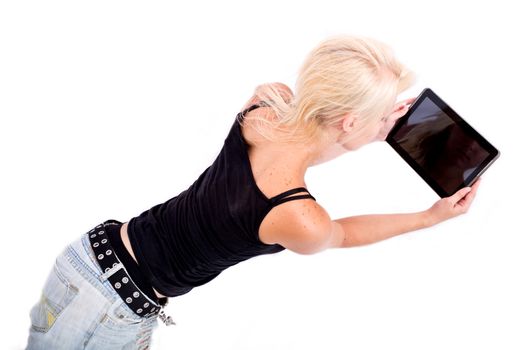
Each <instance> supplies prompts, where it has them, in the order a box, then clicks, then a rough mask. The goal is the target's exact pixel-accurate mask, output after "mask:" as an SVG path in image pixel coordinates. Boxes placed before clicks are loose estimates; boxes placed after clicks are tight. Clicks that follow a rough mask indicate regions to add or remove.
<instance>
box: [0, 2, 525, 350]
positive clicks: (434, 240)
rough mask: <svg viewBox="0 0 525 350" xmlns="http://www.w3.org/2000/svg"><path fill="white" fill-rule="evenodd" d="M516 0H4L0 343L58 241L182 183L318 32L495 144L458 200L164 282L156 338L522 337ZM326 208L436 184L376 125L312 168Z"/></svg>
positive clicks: (447, 340) (473, 340) (431, 340)
mask: <svg viewBox="0 0 525 350" xmlns="http://www.w3.org/2000/svg"><path fill="white" fill-rule="evenodd" d="M514 3H517V2H510V1H509V2H507V1H498V2H490V3H488V2H466V1H465V2H459V1H439V2H437V1H433V2H428V3H426V4H425V3H424V2H421V1H413V2H412V1H383V2H381V1H360V2H356V1H353V2H352V1H328V0H325V1H317V2H306V1H301V2H299V1H297V2H284V1H273V0H272V1H270V0H266V1H257V2H251V1H239V2H228V1H220V2H219V1H195V2H192V4H191V5H190V4H189V2H153V1H151V2H137V1H89V2H80V1H60V2H59V1H34V2H28V1H3V2H2V3H1V4H0V118H1V119H0V120H1V127H0V157H1V164H2V165H1V166H2V170H1V172H0V176H1V182H0V198H1V199H0V201H1V203H0V205H1V207H0V210H1V211H0V213H1V214H0V215H1V217H0V218H1V223H2V233H1V237H2V238H1V240H2V244H1V252H2V253H1V254H0V259H1V260H0V266H1V269H2V290H1V295H0V297H1V298H0V302H1V304H2V306H1V312H2V316H1V317H0V329H1V330H2V331H1V333H2V335H1V341H2V345H1V347H2V348H3V349H22V348H23V347H24V346H25V344H26V337H27V330H28V328H29V322H30V321H29V309H30V308H31V306H32V305H33V304H34V303H35V302H36V301H37V300H38V298H39V294H40V291H41V288H42V285H43V283H44V280H45V278H46V276H47V274H48V272H49V271H50V269H51V267H52V265H53V262H54V259H55V257H56V255H57V254H58V253H60V251H62V249H63V248H64V247H65V245H66V244H68V243H69V242H70V241H72V240H75V239H77V237H79V236H80V235H81V234H82V233H84V232H86V231H87V230H88V229H89V228H91V227H93V226H94V225H96V224H98V223H100V222H101V221H103V220H106V219H109V218H113V219H117V220H120V221H127V220H129V219H130V218H131V217H133V216H135V215H138V214H140V213H141V212H142V211H143V210H146V209H148V208H150V207H151V206H153V205H155V204H157V203H161V202H163V201H165V200H168V199H169V198H171V197H173V196H175V195H176V194H178V193H179V192H180V191H182V190H184V189H186V188H187V187H188V186H189V185H190V184H191V183H192V182H193V181H194V180H195V179H196V178H197V176H198V175H199V174H200V173H201V172H202V171H203V170H204V169H205V168H206V167H207V166H208V165H209V164H210V163H211V162H212V161H213V159H215V157H216V155H217V154H218V152H219V150H220V148H221V146H222V143H223V141H224V138H225V137H226V135H227V132H228V130H229V127H230V126H231V124H232V122H233V120H234V117H235V114H236V113H237V112H238V111H239V109H240V108H241V106H242V105H244V103H245V102H246V100H247V99H248V98H249V97H250V96H251V94H252V92H253V89H254V88H255V86H256V85H257V84H260V83H263V82H271V81H281V82H284V83H287V84H288V85H289V86H291V87H293V86H294V83H295V77H296V72H297V70H298V68H299V66H300V64H301V62H302V60H303V59H304V57H305V56H306V54H307V52H308V51H309V50H311V49H312V48H313V47H314V46H315V45H316V44H317V43H318V42H319V41H320V40H322V39H324V38H325V37H327V36H329V35H332V34H340V33H348V34H361V35H367V36H371V37H374V38H377V39H379V40H382V41H384V42H386V43H388V44H389V45H391V46H392V47H393V48H394V50H395V52H396V53H397V55H398V57H399V58H400V59H401V60H402V61H403V62H405V63H406V64H407V65H408V66H409V67H410V68H412V69H413V70H414V71H415V72H416V73H417V76H418V81H417V83H416V85H415V86H414V87H413V88H412V89H411V90H410V91H409V92H407V93H406V94H403V95H402V96H400V98H406V97H410V96H414V95H417V94H418V93H419V92H420V91H421V89H422V88H424V87H427V86H429V87H431V88H433V89H434V91H435V92H437V93H438V94H439V95H440V96H441V97H442V98H443V99H444V100H445V101H447V102H448V103H449V104H451V105H452V106H453V107H454V109H455V110H456V111H457V112H459V113H460V114H461V115H462V116H463V117H465V118H466V119H467V120H468V121H469V122H470V123H471V124H472V125H473V126H474V128H476V129H477V130H478V131H479V132H481V133H482V134H483V135H485V136H486V137H487V139H489V141H491V142H492V143H493V144H494V145H495V146H496V147H498V148H499V149H500V151H501V154H502V155H501V158H500V159H499V160H498V161H497V162H496V163H495V164H494V166H493V167H492V168H490V169H489V171H487V173H486V174H485V175H484V179H483V182H482V184H481V187H480V189H479V193H478V197H477V198H476V200H475V202H474V203H473V205H472V207H471V210H470V212H469V213H468V214H467V215H464V216H461V217H459V218H456V219H454V220H451V221H448V222H446V223H443V224H441V225H438V226H435V227H433V228H431V229H427V230H422V231H418V232H413V233H410V234H406V235H403V236H400V237H396V238H393V239H390V240H387V241H383V242H381V243H378V244H375V245H370V246H366V247H361V248H353V249H334V250H331V251H326V252H323V253H321V254H317V255H313V256H301V255H298V254H294V253H291V252H289V251H285V252H282V253H280V254H276V255H271V256H261V257H256V258H254V259H251V260H249V261H247V262H244V263H242V264H239V265H237V266H235V267H232V268H231V269H228V270H226V271H225V272H224V273H223V274H222V275H221V276H219V277H218V278H217V279H215V280H213V281H212V282H211V283H209V284H207V285H205V286H202V287H199V288H196V289H194V290H193V291H192V292H191V293H189V294H187V295H184V296H182V297H179V298H173V299H171V301H170V305H169V307H168V309H167V311H168V314H171V315H172V316H173V318H174V319H175V320H176V322H177V323H178V325H177V326H176V327H165V326H164V325H163V324H159V327H158V329H157V331H156V333H155V334H154V339H153V349H186V350H190V349H215V350H219V349H320V348H322V349H361V350H366V349H403V350H409V349H418V350H419V349H506V350H510V349H524V348H525V331H524V329H525V301H524V296H525V283H524V282H523V275H524V273H523V267H524V266H525V254H524V249H525V245H524V243H525V239H524V237H523V236H524V233H525V229H524V227H523V219H522V217H523V214H522V213H521V211H522V210H523V202H522V201H523V195H524V194H525V193H524V190H523V189H522V181H521V179H522V175H520V174H519V173H518V169H520V168H521V169H522V167H521V164H522V163H523V159H524V157H523V153H524V151H525V147H524V143H523V131H522V130H523V127H524V122H523V118H524V113H523V101H524V97H523V92H524V90H523V82H524V80H525V74H524V68H523V62H525V54H524V51H525V50H524V47H523V33H524V32H525V28H524V24H523V18H522V12H521V11H520V10H518V7H517V5H513V4H514ZM306 182H307V185H308V187H309V189H310V191H311V193H312V194H313V195H314V196H315V197H316V198H317V201H318V202H319V203H320V204H321V205H323V206H324V207H325V208H326V209H327V210H328V211H329V213H330V214H331V216H332V217H333V218H334V219H335V218H339V217H343V216H351V215H357V214H363V213H382V212H409V211H417V210H423V209H426V208H428V207H430V206H431V205H432V204H433V203H434V201H435V200H437V199H438V197H437V196H436V195H435V194H434V192H433V191H432V190H431V189H430V188H429V187H428V186H427V185H426V184H425V183H424V182H423V181H422V180H421V179H420V178H419V177H418V176H417V175H416V174H415V173H414V172H413V171H412V170H411V169H410V168H409V167H408V166H407V165H406V164H405V163H404V162H403V161H402V160H401V158H399V157H398V156H397V155H396V154H395V153H394V152H393V151H392V150H391V149H390V148H389V146H388V145H387V144H386V143H377V144H372V145H369V146H366V147H364V148H363V149H361V150H359V151H357V152H353V153H349V154H346V155H344V156H342V157H340V158H338V159H336V160H334V161H332V162H329V163H326V164H323V165H320V166H318V167H314V168H311V169H310V170H309V172H308V173H307V175H306Z"/></svg>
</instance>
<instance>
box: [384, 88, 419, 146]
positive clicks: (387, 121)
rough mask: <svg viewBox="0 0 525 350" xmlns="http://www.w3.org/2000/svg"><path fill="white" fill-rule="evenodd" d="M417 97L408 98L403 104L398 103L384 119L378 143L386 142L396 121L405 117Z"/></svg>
mask: <svg viewBox="0 0 525 350" xmlns="http://www.w3.org/2000/svg"><path fill="white" fill-rule="evenodd" d="M415 99H416V98H415V97H411V98H408V99H406V100H403V101H401V102H398V103H396V104H395V105H394V108H392V111H391V112H390V113H389V114H388V115H387V116H386V117H385V118H384V125H383V127H382V128H381V130H379V133H378V134H377V137H376V141H384V140H385V139H386V137H387V136H388V133H389V132H390V130H392V128H393V127H394V125H395V123H396V121H397V120H398V119H399V118H401V117H402V116H404V115H405V114H406V113H407V111H408V108H409V107H410V105H411V104H412V103H413V102H414V101H415Z"/></svg>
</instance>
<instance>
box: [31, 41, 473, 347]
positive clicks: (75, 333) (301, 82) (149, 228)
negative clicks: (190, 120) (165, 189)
mask: <svg viewBox="0 0 525 350" xmlns="http://www.w3.org/2000/svg"><path fill="white" fill-rule="evenodd" d="M410 83H411V75H410V74H409V72H408V71H407V70H406V69H405V68H404V67H403V66H402V65H401V64H400V63H399V62H398V61H397V60H396V59H395V57H394V56H393V54H392V53H391V51H390V49H389V48H388V47H386V46H385V45H383V44H382V43H379V42H377V41H375V40H372V39H367V38H358V37H352V36H338V37H333V38H330V39H327V40H325V41H323V42H321V43H320V44H319V45H318V46H317V47H316V48H314V50H313V51H312V52H311V53H310V54H309V55H308V57H307V59H306V61H305V62H304V64H303V66H302V67H301V69H300V71H299V75H298V79H297V83H296V93H295V95H294V94H293V93H292V91H291V90H290V89H289V88H288V87H286V86H285V85H284V84H279V83H274V84H263V85H261V86H259V87H257V89H256V91H255V94H254V96H253V97H252V98H251V99H250V100H249V101H248V103H247V104H246V105H245V106H244V108H243V109H242V111H241V112H240V113H239V114H237V116H236V118H235V120H234V122H233V125H232V127H231V129H230V131H229V134H228V135H227V137H226V139H225V141H224V146H223V148H222V150H221V152H220V153H219V155H218V156H217V158H216V159H215V161H214V162H213V164H212V165H211V166H210V167H208V168H207V169H206V170H205V171H204V172H203V173H202V174H201V175H200V176H199V178H198V179H197V180H196V181H195V182H194V183H193V184H192V185H191V186H190V187H189V188H188V189H187V190H185V191H183V192H182V193H180V194H179V195H177V196H175V197H173V198H171V199H170V200H168V201H166V202H165V203H161V204H158V205H156V206H154V207H152V208H150V209H149V210H146V211H144V212H143V213H142V214H140V215H139V216H136V217H133V218H131V219H130V220H129V221H128V222H125V223H122V222H120V221H117V220H106V221H105V222H103V223H101V224H100V225H97V226H96V227H94V228H92V229H91V230H89V231H88V232H86V233H84V234H82V235H81V237H80V238H78V239H77V240H75V241H73V242H72V243H71V244H70V245H68V246H67V247H66V248H65V249H64V251H63V253H62V254H60V255H59V256H58V258H57V259H56V264H55V266H54V268H53V270H52V271H51V273H50V275H49V277H48V280H47V281H46V283H45V285H44V288H43V292H42V297H41V299H40V300H39V301H38V302H37V303H36V304H35V305H34V306H33V308H32V309H31V311H30V316H31V322H32V325H31V328H30V334H29V342H28V349H98V350H100V349H121V348H125V349H145V348H147V347H148V346H149V344H150V341H151V332H152V331H153V329H155V327H156V326H157V317H160V318H161V319H162V320H163V321H164V322H165V323H166V324H170V323H172V322H171V320H170V318H167V317H166V316H165V315H164V314H163V312H162V307H163V306H164V305H165V304H166V302H167V298H168V297H175V296H178V295H182V294H184V293H187V292H189V291H190V290H191V289H192V288H194V287H197V286H200V285H202V284H204V283H207V282H209V281H211V280H212V279H213V278H215V277H217V276H218V275H219V274H220V273H221V272H222V271H224V269H226V268H228V267H230V266H233V265H235V264H237V263H239V262H241V261H244V260H246V259H249V258H251V257H254V256H257V255H261V254H272V253H277V252H280V251H282V250H284V249H289V250H292V251H294V252H297V253H300V254H313V253H318V252H320V251H322V250H325V249H327V248H334V247H352V246H357V245H363V244H369V243H373V242H377V241H380V240H383V239H387V238H389V237H392V236H395V235H398V234H401V233H404V232H408V231H412V230H416V229H420V228H424V227H428V226H431V225H434V224H437V223H439V222H441V221H444V220H447V219H449V218H452V217H454V216H457V215H459V214H462V213H464V212H466V211H467V210H468V208H469V206H470V204H471V202H472V200H473V198H474V196H475V193H476V188H477V186H478V185H479V184H476V185H474V186H473V187H472V188H464V189H462V190H460V191H459V192H457V193H456V194H455V195H453V196H452V197H449V198H445V199H441V200H439V201H438V202H436V203H435V204H434V205H433V206H432V207H431V208H429V209H428V210H424V211H421V212H418V213H412V214H391V215H365V216H358V217H347V218H342V219H338V220H332V219H331V218H330V216H329V215H328V213H327V212H326V211H325V210H324V208H323V207H322V206H321V205H320V204H319V203H318V202H317V201H316V200H315V197H314V196H312V195H311V194H310V193H309V191H308V189H307V186H306V184H305V181H304V176H305V173H306V170H307V169H308V168H309V167H311V166H314V165H317V164H320V163H323V162H326V161H328V160H330V159H333V158H335V157H337V156H339V155H341V154H344V153H345V152H348V151H351V150H356V149H358V148H359V147H361V146H363V145H365V144H367V143H370V142H372V141H374V140H383V139H384V138H385V137H386V135H387V133H388V131H389V130H390V128H391V127H392V125H393V124H394V122H395V120H397V119H398V118H400V117H401V116H402V115H404V114H405V113H406V111H407V109H408V105H409V104H410V103H411V102H412V101H413V99H409V100H405V101H402V102H399V103H395V101H396V99H397V96H398V94H399V93H400V92H402V91H404V90H405V89H406V88H407V87H408V86H409V85H410Z"/></svg>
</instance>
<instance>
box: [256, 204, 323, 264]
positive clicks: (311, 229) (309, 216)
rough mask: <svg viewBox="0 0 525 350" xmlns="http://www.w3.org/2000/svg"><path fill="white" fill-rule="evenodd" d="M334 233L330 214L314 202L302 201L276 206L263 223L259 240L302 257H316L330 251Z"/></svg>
mask: <svg viewBox="0 0 525 350" xmlns="http://www.w3.org/2000/svg"><path fill="white" fill-rule="evenodd" d="M332 231H333V224H332V219H331V218H330V215H328V212H327V211H326V210H325V209H324V208H323V207H322V206H321V205H320V204H319V203H317V202H316V201H314V200H312V199H300V200H294V201H289V202H286V203H283V204H281V205H278V206H276V207H274V208H273V209H272V210H271V211H270V212H269V213H268V214H267V215H266V217H265V218H264V220H263V222H262V223H261V226H260V228H259V237H260V239H261V240H262V241H263V242H265V243H268V244H274V243H277V244H280V245H282V246H283V247H285V248H287V249H289V250H292V251H294V252H296V253H299V254H313V253H316V252H319V251H321V250H324V249H326V248H328V246H327V244H328V243H329V241H330V237H331V235H332Z"/></svg>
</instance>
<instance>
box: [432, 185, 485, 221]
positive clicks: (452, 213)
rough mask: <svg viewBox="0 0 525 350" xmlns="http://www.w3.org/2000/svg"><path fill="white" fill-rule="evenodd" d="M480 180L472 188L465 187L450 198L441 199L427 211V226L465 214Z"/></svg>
mask: <svg viewBox="0 0 525 350" xmlns="http://www.w3.org/2000/svg"><path fill="white" fill-rule="evenodd" d="M480 181H481V178H480V179H478V180H477V181H476V182H475V183H474V185H472V187H465V188H462V189H461V190H459V191H457V192H456V193H455V194H453V195H452V196H450V197H446V198H442V199H440V200H439V201H437V202H436V203H435V204H434V205H433V206H432V207H431V208H430V209H428V210H427V212H426V213H427V217H428V226H432V225H435V224H437V223H440V222H442V221H445V220H448V219H451V218H453V217H456V216H458V215H461V214H465V213H466V212H467V211H468V210H469V208H470V204H471V203H472V201H473V200H474V197H475V196H476V192H477V190H478V187H479V184H480Z"/></svg>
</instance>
